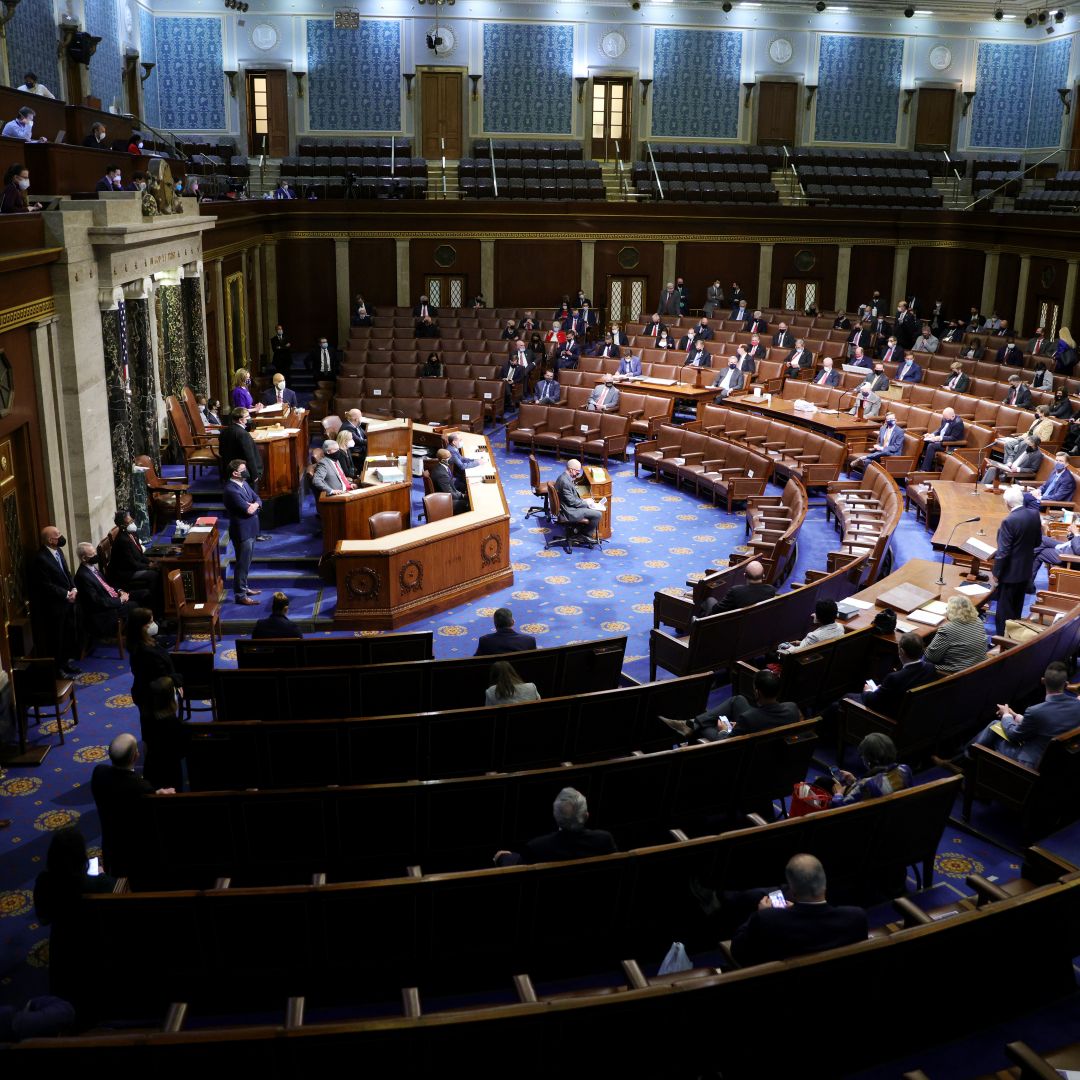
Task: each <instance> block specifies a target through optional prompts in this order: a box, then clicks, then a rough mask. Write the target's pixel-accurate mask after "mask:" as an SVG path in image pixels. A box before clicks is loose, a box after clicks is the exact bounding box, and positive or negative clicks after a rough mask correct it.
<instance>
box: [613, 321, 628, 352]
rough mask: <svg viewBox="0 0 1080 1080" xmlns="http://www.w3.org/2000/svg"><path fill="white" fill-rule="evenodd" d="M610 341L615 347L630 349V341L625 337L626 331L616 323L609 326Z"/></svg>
mask: <svg viewBox="0 0 1080 1080" xmlns="http://www.w3.org/2000/svg"><path fill="white" fill-rule="evenodd" d="M611 339H612V341H614V342H615V344H616V345H621V346H622V347H623V348H624V349H627V348H629V347H630V339H629V338H628V337H627V336H626V331H625V330H623V328H622V327H621V326H620V325H619V324H618V323H612V324H611Z"/></svg>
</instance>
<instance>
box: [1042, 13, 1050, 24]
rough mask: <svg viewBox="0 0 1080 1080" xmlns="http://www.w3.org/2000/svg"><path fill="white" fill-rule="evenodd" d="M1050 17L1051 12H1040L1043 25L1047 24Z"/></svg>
mask: <svg viewBox="0 0 1080 1080" xmlns="http://www.w3.org/2000/svg"><path fill="white" fill-rule="evenodd" d="M1049 15H1050V12H1048V11H1040V12H1039V22H1041V23H1044V22H1046V20H1047V18H1048V17H1049Z"/></svg>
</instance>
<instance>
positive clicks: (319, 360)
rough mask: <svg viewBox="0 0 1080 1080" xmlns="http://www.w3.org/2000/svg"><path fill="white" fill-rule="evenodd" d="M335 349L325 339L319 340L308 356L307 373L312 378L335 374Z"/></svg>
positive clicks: (336, 359) (336, 365)
mask: <svg viewBox="0 0 1080 1080" xmlns="http://www.w3.org/2000/svg"><path fill="white" fill-rule="evenodd" d="M337 361H338V358H337V349H335V348H334V347H333V346H332V345H331V344H330V342H329V341H328V340H327V339H326V337H325V336H324V337H321V338H319V344H318V345H317V346H316V347H315V348H314V349H313V350H312V351H311V353H310V354H309V355H308V364H307V366H308V371H310V372H311V374H312V375H314V376H316V377H317V376H319V375H328V376H331V377H332V376H334V375H336V374H337V367H338V364H337Z"/></svg>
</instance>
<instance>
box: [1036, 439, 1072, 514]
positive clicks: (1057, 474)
mask: <svg viewBox="0 0 1080 1080" xmlns="http://www.w3.org/2000/svg"><path fill="white" fill-rule="evenodd" d="M1075 494H1076V477H1075V476H1074V475H1073V473H1072V470H1070V468H1069V455H1068V454H1067V453H1065V451H1064V450H1059V451H1058V452H1057V453H1056V454H1055V455H1054V471H1053V472H1052V473H1051V474H1050V475H1049V476H1048V477H1047V478H1046V480H1045V481H1043V485H1042V487H1041V488H1039V489H1038V490H1037V491H1036V492H1035V498H1036V499H1038V500H1039V502H1040V503H1050V502H1064V503H1071V502H1072V500H1073V496H1074V495H1075Z"/></svg>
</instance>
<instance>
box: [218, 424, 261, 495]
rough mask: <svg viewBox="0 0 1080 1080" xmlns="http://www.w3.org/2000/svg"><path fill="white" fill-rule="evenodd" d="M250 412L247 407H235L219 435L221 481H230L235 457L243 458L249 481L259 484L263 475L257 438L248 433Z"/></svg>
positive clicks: (225, 482)
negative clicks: (231, 467)
mask: <svg viewBox="0 0 1080 1080" xmlns="http://www.w3.org/2000/svg"><path fill="white" fill-rule="evenodd" d="M249 418H250V414H249V413H248V411H247V409H233V411H232V412H231V413H229V423H228V425H227V426H226V427H224V428H222V430H221V434H220V435H219V436H218V453H219V454H220V455H221V466H220V468H221V482H222V483H223V484H227V483H228V482H229V462H230V461H232V460H233V458H243V459H244V463H245V464H246V465H247V470H248V483H249V484H250V485H251V486H252V487H258V486H259V477H260V476H261V475H262V458H260V457H259V450H258V447H256V445H255V440H254V439H253V438H252V437H251V436H250V435H249V434H248V430H247V425H248V419H249Z"/></svg>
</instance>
